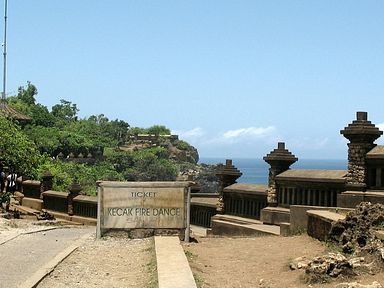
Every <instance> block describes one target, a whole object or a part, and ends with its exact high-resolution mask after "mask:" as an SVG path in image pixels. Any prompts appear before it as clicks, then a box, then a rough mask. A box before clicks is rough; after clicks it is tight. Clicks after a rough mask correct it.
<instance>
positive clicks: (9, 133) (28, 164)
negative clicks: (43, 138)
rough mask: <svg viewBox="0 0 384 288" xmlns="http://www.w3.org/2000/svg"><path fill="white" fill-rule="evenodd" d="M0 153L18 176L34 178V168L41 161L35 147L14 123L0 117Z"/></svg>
mask: <svg viewBox="0 0 384 288" xmlns="http://www.w3.org/2000/svg"><path fill="white" fill-rule="evenodd" d="M0 127H1V129H2V131H1V134H0V153H1V158H2V159H3V161H5V163H6V164H7V165H8V166H11V167H13V168H14V169H15V170H16V171H17V172H18V173H19V174H23V175H26V176H28V177H34V176H36V175H35V172H36V171H35V168H36V167H37V166H38V164H39V163H40V161H41V155H40V153H39V152H38V150H37V147H36V145H35V144H34V143H33V142H32V141H31V140H30V139H29V138H28V137H27V136H26V135H25V134H24V133H23V132H22V131H21V130H20V127H19V126H18V125H17V124H15V123H14V122H12V121H10V120H8V119H6V118H4V117H2V116H0Z"/></svg>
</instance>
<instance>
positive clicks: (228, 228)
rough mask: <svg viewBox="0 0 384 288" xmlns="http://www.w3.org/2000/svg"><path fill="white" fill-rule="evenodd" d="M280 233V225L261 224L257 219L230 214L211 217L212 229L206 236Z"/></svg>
mask: <svg viewBox="0 0 384 288" xmlns="http://www.w3.org/2000/svg"><path fill="white" fill-rule="evenodd" d="M268 235H276V236H278V235H280V227H279V226H274V225H266V224H263V223H262V222H261V221H259V220H255V219H249V218H243V217H237V216H232V215H215V216H213V217H212V229H211V231H209V234H208V236H232V237H233V236H237V237H254V236H268Z"/></svg>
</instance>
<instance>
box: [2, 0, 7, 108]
mask: <svg viewBox="0 0 384 288" xmlns="http://www.w3.org/2000/svg"><path fill="white" fill-rule="evenodd" d="M7 10H8V0H4V42H3V56H4V67H3V68H4V70H3V93H2V95H1V96H2V97H1V104H2V105H3V106H4V105H5V90H6V80H7Z"/></svg>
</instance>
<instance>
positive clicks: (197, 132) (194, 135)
mask: <svg viewBox="0 0 384 288" xmlns="http://www.w3.org/2000/svg"><path fill="white" fill-rule="evenodd" d="M172 134H176V135H179V138H180V139H184V140H186V141H196V140H198V139H200V138H202V137H203V136H205V134H206V133H205V131H204V130H203V129H202V128H200V127H195V128H193V129H191V130H186V131H183V130H180V131H172Z"/></svg>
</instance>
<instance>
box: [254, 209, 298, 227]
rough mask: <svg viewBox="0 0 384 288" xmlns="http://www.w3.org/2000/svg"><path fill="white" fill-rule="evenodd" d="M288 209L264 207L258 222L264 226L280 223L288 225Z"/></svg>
mask: <svg viewBox="0 0 384 288" xmlns="http://www.w3.org/2000/svg"><path fill="white" fill-rule="evenodd" d="M290 213H291V212H290V210H289V208H282V207H266V208H264V209H262V210H261V213H260V220H261V221H262V222H263V223H264V224H270V225H280V224H281V223H290V218H291V217H290V216H291V215H290Z"/></svg>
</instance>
